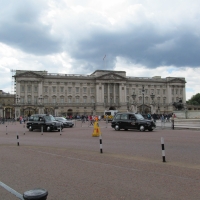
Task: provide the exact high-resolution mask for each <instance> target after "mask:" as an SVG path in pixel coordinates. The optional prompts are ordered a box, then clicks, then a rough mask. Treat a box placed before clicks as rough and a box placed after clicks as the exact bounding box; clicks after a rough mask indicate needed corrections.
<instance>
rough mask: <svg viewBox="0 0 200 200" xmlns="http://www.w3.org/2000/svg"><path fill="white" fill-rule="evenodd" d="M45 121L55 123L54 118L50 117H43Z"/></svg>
mask: <svg viewBox="0 0 200 200" xmlns="http://www.w3.org/2000/svg"><path fill="white" fill-rule="evenodd" d="M44 119H45V121H55V118H54V117H53V116H52V115H47V116H44Z"/></svg>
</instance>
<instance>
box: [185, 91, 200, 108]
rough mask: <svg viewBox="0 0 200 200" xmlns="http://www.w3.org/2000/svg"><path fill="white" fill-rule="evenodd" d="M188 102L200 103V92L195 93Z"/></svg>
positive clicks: (191, 103)
mask: <svg viewBox="0 0 200 200" xmlns="http://www.w3.org/2000/svg"><path fill="white" fill-rule="evenodd" d="M186 103H187V104H189V105H196V106H198V105H200V93H197V94H195V95H193V96H192V98H191V99H189V100H188V101H187V102H186Z"/></svg>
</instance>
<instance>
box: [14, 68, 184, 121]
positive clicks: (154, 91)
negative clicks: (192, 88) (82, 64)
mask: <svg viewBox="0 0 200 200" xmlns="http://www.w3.org/2000/svg"><path fill="white" fill-rule="evenodd" d="M13 78H14V79H15V84H16V96H15V104H14V107H15V117H16V118H17V117H19V116H20V115H23V116H30V115H31V114H34V113H50V114H53V115H56V116H58V115H62V116H63V115H64V116H66V115H76V114H79V115H82V114H86V115H90V114H95V115H103V113H104V111H105V110H109V109H110V110H118V111H121V112H126V111H127V110H129V111H133V112H140V113H144V114H145V113H148V112H150V113H171V112H172V111H173V106H172V103H173V102H175V101H178V100H180V99H181V100H182V102H183V103H185V102H186V94H185V84H186V81H185V78H183V77H166V78H161V77H160V76H155V77H152V78H146V77H130V76H126V72H125V71H111V70H96V71H95V72H93V73H92V74H90V75H84V74H58V73H48V72H47V71H27V70H16V73H15V74H14V75H13Z"/></svg>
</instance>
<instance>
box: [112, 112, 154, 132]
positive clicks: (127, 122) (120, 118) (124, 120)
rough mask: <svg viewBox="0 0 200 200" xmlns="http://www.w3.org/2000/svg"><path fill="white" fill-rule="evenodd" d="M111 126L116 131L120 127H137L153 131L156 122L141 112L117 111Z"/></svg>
mask: <svg viewBox="0 0 200 200" xmlns="http://www.w3.org/2000/svg"><path fill="white" fill-rule="evenodd" d="M111 127H112V128H114V129H115V130H116V131H119V130H120V129H124V130H128V129H136V130H140V131H145V130H148V131H153V130H154V129H155V128H156V124H155V123H154V122H153V121H152V120H148V119H145V118H144V117H143V116H142V115H141V114H139V113H131V112H127V113H117V114H116V115H115V117H114V119H113V121H112V122H111Z"/></svg>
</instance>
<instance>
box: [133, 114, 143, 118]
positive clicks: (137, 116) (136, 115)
mask: <svg viewBox="0 0 200 200" xmlns="http://www.w3.org/2000/svg"><path fill="white" fill-rule="evenodd" d="M135 117H136V118H137V119H144V117H143V116H142V115H141V114H135Z"/></svg>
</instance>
